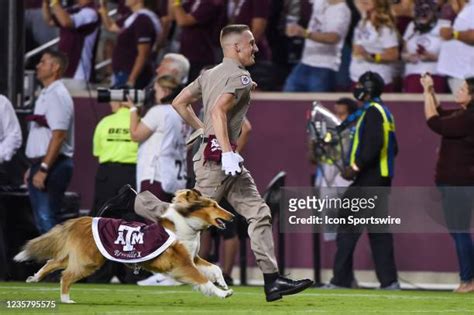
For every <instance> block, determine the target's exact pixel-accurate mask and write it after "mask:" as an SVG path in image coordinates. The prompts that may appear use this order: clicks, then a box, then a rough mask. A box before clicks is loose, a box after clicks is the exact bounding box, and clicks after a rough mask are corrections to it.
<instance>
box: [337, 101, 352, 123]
mask: <svg viewBox="0 0 474 315" xmlns="http://www.w3.org/2000/svg"><path fill="white" fill-rule="evenodd" d="M334 114H335V115H336V116H337V118H339V119H340V120H341V121H344V120H346V118H347V116H349V111H348V109H347V106H346V105H344V104H338V103H336V104H334Z"/></svg>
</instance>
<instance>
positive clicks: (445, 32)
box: [439, 27, 474, 46]
mask: <svg viewBox="0 0 474 315" xmlns="http://www.w3.org/2000/svg"><path fill="white" fill-rule="evenodd" d="M439 33H440V36H441V38H443V39H444V40H451V39H455V40H458V41H460V42H463V43H465V44H468V45H471V46H472V45H474V30H466V31H455V30H454V29H453V28H452V27H443V28H441V30H440V32H439Z"/></svg>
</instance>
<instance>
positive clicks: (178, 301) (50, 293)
mask: <svg viewBox="0 0 474 315" xmlns="http://www.w3.org/2000/svg"><path fill="white" fill-rule="evenodd" d="M71 298H72V299H73V300H75V301H76V302H77V303H76V304H68V305H64V304H59V284H55V283H35V284H26V283H18V282H4V283H0V301H1V306H0V314H14V313H16V314H18V313H20V314H33V313H38V314H39V313H41V314H45V313H52V314H62V313H71V314H84V315H85V314H111V315H112V314H261V313H266V314H268V315H274V314H301V313H316V314H318V313H321V314H442V313H448V314H471V315H472V314H474V294H467V295H459V294H453V293H451V292H427V291H422V292H421V291H401V292H386V291H379V290H321V289H309V290H306V291H305V292H303V293H300V294H298V295H294V296H288V297H285V298H284V299H283V300H280V301H277V302H273V303H266V302H265V299H264V295H263V291H262V288H259V287H234V295H233V296H232V297H230V298H228V299H225V300H220V299H217V298H209V297H205V296H203V295H201V294H200V293H198V292H195V291H192V289H191V288H190V287H189V286H181V287H139V286H136V285H121V284H107V285H96V284H75V285H74V286H73V287H72V290H71ZM6 300H55V301H56V303H58V306H57V307H56V309H54V310H47V311H46V310H45V311H39V310H38V309H34V310H33V309H16V310H13V309H7V308H6V302H5V301H6Z"/></svg>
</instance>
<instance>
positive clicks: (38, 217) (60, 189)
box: [28, 156, 73, 234]
mask: <svg viewBox="0 0 474 315" xmlns="http://www.w3.org/2000/svg"><path fill="white" fill-rule="evenodd" d="M40 164H41V163H36V164H33V165H32V166H31V169H30V177H29V179H28V193H29V195H30V201H31V208H32V209H33V215H34V218H35V222H36V227H37V228H38V231H39V232H40V233H41V234H43V233H46V232H48V231H49V230H50V229H51V228H52V227H53V226H55V225H56V223H58V222H57V219H56V216H57V214H58V213H59V212H60V210H61V203H62V200H63V197H64V192H65V191H66V189H67V187H68V185H69V182H70V181H71V177H72V169H73V163H72V159H71V158H68V157H65V156H59V157H58V159H57V161H56V162H55V163H54V165H53V166H52V167H51V169H50V170H49V172H48V176H47V177H46V189H45V190H39V189H37V188H36V187H34V186H33V184H32V179H33V176H34V175H35V174H36V172H37V171H38V170H39V168H40Z"/></svg>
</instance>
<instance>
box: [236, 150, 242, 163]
mask: <svg viewBox="0 0 474 315" xmlns="http://www.w3.org/2000/svg"><path fill="white" fill-rule="evenodd" d="M234 154H235V156H237V159H238V161H239V164H240V163H243V162H244V158H243V157H242V156H241V155H240V154H238V153H237V152H234Z"/></svg>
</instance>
